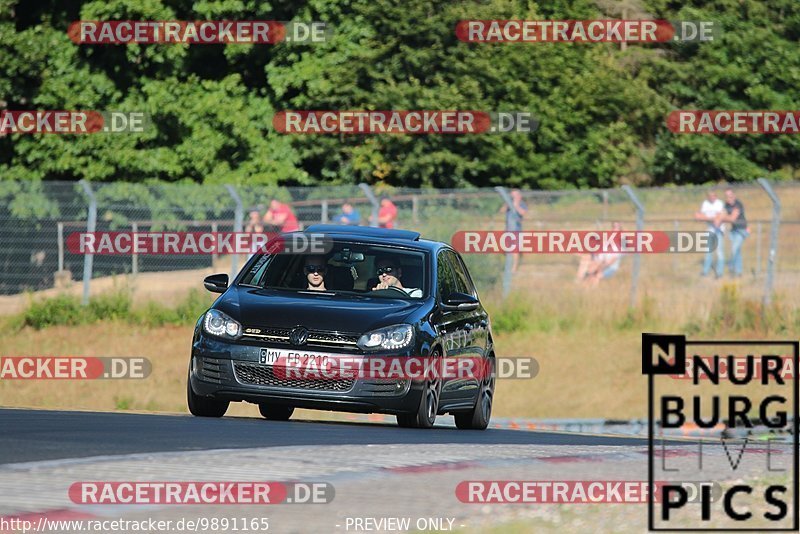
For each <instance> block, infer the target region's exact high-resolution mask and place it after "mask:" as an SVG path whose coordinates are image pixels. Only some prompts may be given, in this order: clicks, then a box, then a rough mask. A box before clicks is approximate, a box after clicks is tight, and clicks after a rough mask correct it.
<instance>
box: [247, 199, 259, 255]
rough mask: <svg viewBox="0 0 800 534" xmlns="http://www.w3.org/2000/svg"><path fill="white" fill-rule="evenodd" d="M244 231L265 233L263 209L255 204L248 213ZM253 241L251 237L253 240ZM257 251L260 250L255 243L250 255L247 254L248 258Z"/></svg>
mask: <svg viewBox="0 0 800 534" xmlns="http://www.w3.org/2000/svg"><path fill="white" fill-rule="evenodd" d="M244 231H245V232H246V233H248V234H263V233H264V225H263V224H262V223H261V210H260V209H259V208H258V206H253V207H252V208H250V211H249V212H248V214H247V224H246V225H245V226H244ZM252 241H253V239H252V237H251V242H252ZM256 252H259V250H258V246H257V245H254V246H253V248H252V249H251V250H250V255H249V256H247V258H248V259H250V257H252V256H253V254H255V253H256Z"/></svg>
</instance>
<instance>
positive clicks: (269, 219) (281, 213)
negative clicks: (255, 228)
mask: <svg viewBox="0 0 800 534" xmlns="http://www.w3.org/2000/svg"><path fill="white" fill-rule="evenodd" d="M264 224H271V225H273V226H280V227H281V232H296V231H297V230H299V229H300V224H299V223H298V222H297V217H295V215H294V212H293V211H292V207H291V206H289V205H288V204H284V203H283V202H279V201H277V200H272V202H270V203H269V211H267V213H265V214H264Z"/></svg>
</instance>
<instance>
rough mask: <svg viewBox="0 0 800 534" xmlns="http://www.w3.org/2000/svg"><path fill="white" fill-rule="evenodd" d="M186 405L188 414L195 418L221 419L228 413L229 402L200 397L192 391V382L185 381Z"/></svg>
mask: <svg viewBox="0 0 800 534" xmlns="http://www.w3.org/2000/svg"><path fill="white" fill-rule="evenodd" d="M186 403H187V404H188V405H189V412H190V413H191V414H192V415H194V416H196V417H222V416H223V415H225V412H227V411H228V406H230V404H231V403H230V401H223V400H218V399H214V398H211V397H201V396H200V395H198V394H197V393H195V392H194V390H193V389H192V381H191V380H189V379H188V378H187V379H186Z"/></svg>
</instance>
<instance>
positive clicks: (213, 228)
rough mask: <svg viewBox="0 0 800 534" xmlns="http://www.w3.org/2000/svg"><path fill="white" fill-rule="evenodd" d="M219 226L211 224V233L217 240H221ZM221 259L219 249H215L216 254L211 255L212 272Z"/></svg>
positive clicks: (214, 223)
mask: <svg viewBox="0 0 800 534" xmlns="http://www.w3.org/2000/svg"><path fill="white" fill-rule="evenodd" d="M217 232H219V226H218V225H217V223H216V222H213V223H211V233H212V234H214V238H215V239H217V240H218V239H219V235H217ZM218 259H219V255H218V254H217V247H214V252H212V253H211V272H212V273H213V272H214V266H215V265H216V264H217V260H218Z"/></svg>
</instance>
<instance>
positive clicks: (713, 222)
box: [694, 191, 725, 278]
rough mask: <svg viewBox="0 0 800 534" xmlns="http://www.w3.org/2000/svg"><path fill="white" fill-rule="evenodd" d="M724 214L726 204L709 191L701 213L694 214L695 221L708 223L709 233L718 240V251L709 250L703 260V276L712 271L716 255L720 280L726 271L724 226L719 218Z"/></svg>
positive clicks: (717, 275)
mask: <svg viewBox="0 0 800 534" xmlns="http://www.w3.org/2000/svg"><path fill="white" fill-rule="evenodd" d="M724 212H725V204H723V202H722V200H721V199H719V198H717V193H716V192H714V191H709V192H708V197H707V198H706V200H704V201H703V204H702V205H701V206H700V211H698V212H697V213H695V214H694V218H695V219H697V220H698V221H705V222H706V223H707V225H708V231H709V232H711V233H712V235H714V236H715V237H716V240H717V250H716V251H713V250H709V251H708V252H706V254H705V258H703V272H702V275H701V276H708V272H709V271H710V270H711V264H712V263H713V260H714V255H715V254H716V256H717V267H716V269H714V273H715V275H716V277H717V278H720V277H721V276H722V273H723V271H725V247H724V246H723V243H722V238H723V236H724V225H723V224H722V222H721V219H720V217H719V216H720V215H722V214H723V213H724Z"/></svg>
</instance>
